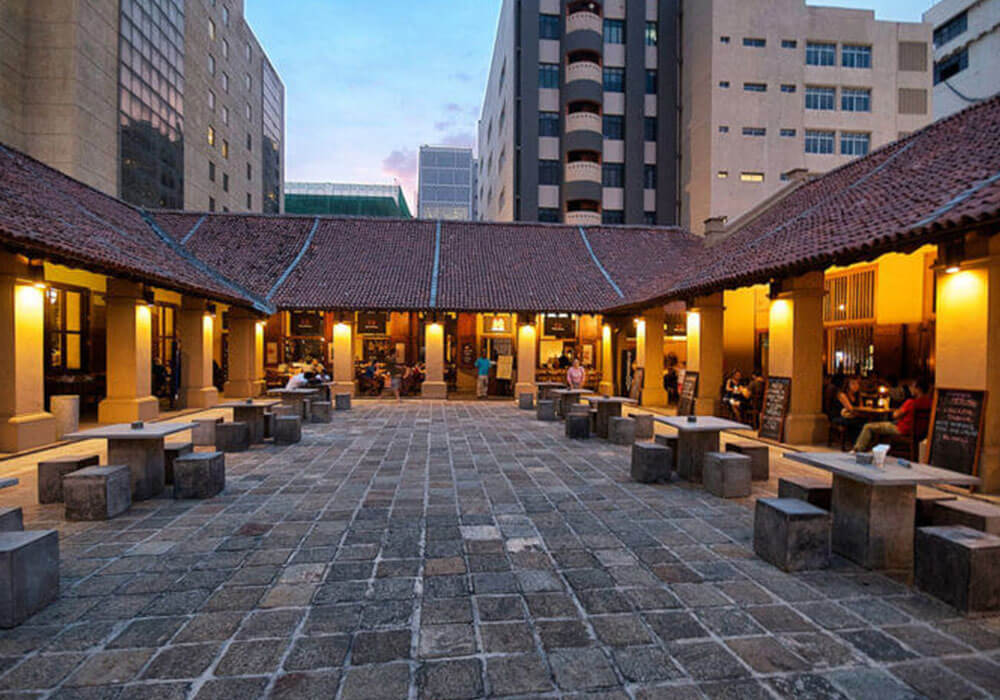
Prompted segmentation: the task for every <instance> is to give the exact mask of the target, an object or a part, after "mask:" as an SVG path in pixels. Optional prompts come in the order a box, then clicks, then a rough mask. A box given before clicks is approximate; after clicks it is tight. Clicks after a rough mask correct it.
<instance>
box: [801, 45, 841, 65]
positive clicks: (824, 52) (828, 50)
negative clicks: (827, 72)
mask: <svg viewBox="0 0 1000 700" xmlns="http://www.w3.org/2000/svg"><path fill="white" fill-rule="evenodd" d="M836 64H837V45H836V44H825V43H820V42H817V41H810V42H807V43H806V65H807V66H834V65H836Z"/></svg>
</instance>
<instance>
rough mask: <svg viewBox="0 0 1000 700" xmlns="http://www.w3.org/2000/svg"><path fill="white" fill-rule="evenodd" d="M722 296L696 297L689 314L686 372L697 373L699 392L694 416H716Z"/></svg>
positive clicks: (721, 360) (721, 329)
mask: <svg viewBox="0 0 1000 700" xmlns="http://www.w3.org/2000/svg"><path fill="white" fill-rule="evenodd" d="M722 298H723V297H722V293H721V292H719V293H717V294H710V295H708V296H703V297H696V298H695V300H694V304H693V306H692V308H691V310H690V311H689V312H688V318H687V322H688V324H687V325H688V333H687V367H686V369H687V371H689V372H697V373H698V391H697V393H696V394H695V402H694V412H695V414H696V415H699V416H712V415H715V412H716V409H717V408H718V405H719V398H720V396H719V392H720V391H721V390H722V364H723V357H724V355H725V346H724V344H723V335H724V327H725V326H724V318H723V314H724V312H725V307H724V306H723V304H722Z"/></svg>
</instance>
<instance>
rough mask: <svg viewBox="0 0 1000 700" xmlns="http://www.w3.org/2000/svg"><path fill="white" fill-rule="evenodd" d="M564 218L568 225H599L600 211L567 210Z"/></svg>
mask: <svg viewBox="0 0 1000 700" xmlns="http://www.w3.org/2000/svg"><path fill="white" fill-rule="evenodd" d="M564 218H565V220H566V224H567V225H568V226H600V225H601V212H599V211H568V212H566V215H565V217H564Z"/></svg>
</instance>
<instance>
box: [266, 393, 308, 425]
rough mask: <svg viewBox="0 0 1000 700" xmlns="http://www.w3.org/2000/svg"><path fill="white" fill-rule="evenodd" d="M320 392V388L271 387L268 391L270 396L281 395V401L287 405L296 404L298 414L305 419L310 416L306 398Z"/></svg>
mask: <svg viewBox="0 0 1000 700" xmlns="http://www.w3.org/2000/svg"><path fill="white" fill-rule="evenodd" d="M318 393H319V389H270V390H269V391H268V392H267V394H268V396H277V397H279V398H280V399H281V403H283V404H285V405H286V406H294V407H295V408H296V410H297V411H298V415H299V416H301V417H302V418H303V419H305V418H308V414H307V413H306V405H305V404H306V400H307V399H311V398H313V397H315V396H316V395H317V394H318Z"/></svg>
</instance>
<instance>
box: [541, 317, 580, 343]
mask: <svg viewBox="0 0 1000 700" xmlns="http://www.w3.org/2000/svg"><path fill="white" fill-rule="evenodd" d="M543 332H544V334H545V335H547V336H549V337H551V338H575V337H576V321H574V320H573V318H572V317H570V316H553V315H547V316H546V317H545V321H544V325H543Z"/></svg>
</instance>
